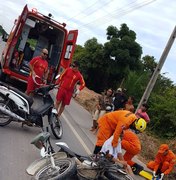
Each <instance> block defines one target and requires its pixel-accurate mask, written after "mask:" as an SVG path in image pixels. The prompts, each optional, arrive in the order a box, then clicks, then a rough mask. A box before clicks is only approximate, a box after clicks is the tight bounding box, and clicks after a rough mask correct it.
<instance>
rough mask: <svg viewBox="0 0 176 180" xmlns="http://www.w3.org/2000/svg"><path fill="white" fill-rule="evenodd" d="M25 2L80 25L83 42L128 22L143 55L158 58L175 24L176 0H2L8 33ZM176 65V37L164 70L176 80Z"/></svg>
mask: <svg viewBox="0 0 176 180" xmlns="http://www.w3.org/2000/svg"><path fill="white" fill-rule="evenodd" d="M25 4H27V5H28V7H29V9H32V8H37V10H38V11H39V12H41V13H42V14H45V15H47V14H48V13H51V14H52V15H53V16H54V19H55V20H57V21H59V22H61V23H62V22H65V23H66V24H67V26H66V27H67V28H68V30H72V29H78V31H79V34H78V40H77V44H80V45H84V43H85V41H87V40H88V39H90V38H92V37H96V38H97V39H98V42H99V43H104V42H106V28H107V27H108V26H109V25H114V26H116V27H117V28H118V29H119V28H120V25H121V24H122V23H126V24H127V25H128V27H129V28H130V29H131V30H133V31H135V32H136V34H137V42H138V43H139V44H140V45H141V46H142V48H143V55H142V56H145V55H150V56H154V57H155V59H156V61H157V62H158V61H159V59H160V57H161V55H162V53H163V51H164V48H165V47H166V44H167V42H168V40H169V38H170V35H171V33H172V32H173V30H174V27H175V25H176V16H175V13H176V0H168V1H167V0H48V1H46V0H0V24H1V25H2V26H3V27H4V29H5V30H6V31H7V32H8V33H9V32H10V30H11V28H12V26H13V22H14V19H15V18H17V17H18V15H20V13H21V11H22V9H23V7H24V5H25ZM175 67H176V41H175V42H174V44H173V46H172V48H171V51H170V52H169V55H168V57H167V59H166V62H165V64H164V66H163V69H162V71H161V72H162V73H165V74H166V76H167V77H169V78H170V79H171V80H172V81H174V82H175V83H176V70H175Z"/></svg>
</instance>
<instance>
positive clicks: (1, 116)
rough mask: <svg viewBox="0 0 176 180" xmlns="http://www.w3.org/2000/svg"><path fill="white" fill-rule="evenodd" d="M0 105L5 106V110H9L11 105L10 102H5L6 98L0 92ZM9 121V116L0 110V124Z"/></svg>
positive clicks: (3, 124) (5, 123) (4, 124)
mask: <svg viewBox="0 0 176 180" xmlns="http://www.w3.org/2000/svg"><path fill="white" fill-rule="evenodd" d="M0 106H1V107H5V108H6V109H7V110H9V111H11V109H12V107H11V105H10V103H8V104H7V103H6V98H5V96H4V95H3V94H1V93H0ZM10 122H11V117H10V116H9V115H7V114H5V113H3V112H2V111H0V126H6V125H8V124H9V123H10Z"/></svg>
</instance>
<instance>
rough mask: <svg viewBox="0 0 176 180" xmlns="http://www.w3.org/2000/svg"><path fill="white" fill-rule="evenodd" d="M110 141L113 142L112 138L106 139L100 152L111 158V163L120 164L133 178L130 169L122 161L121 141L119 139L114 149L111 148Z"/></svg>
mask: <svg viewBox="0 0 176 180" xmlns="http://www.w3.org/2000/svg"><path fill="white" fill-rule="evenodd" d="M112 140H113V136H111V137H110V138H109V139H107V140H106V141H105V142H104V144H103V146H102V148H101V151H100V152H103V153H105V154H107V153H108V156H109V157H112V161H113V162H115V163H119V164H121V165H122V166H123V168H124V169H125V170H126V172H127V173H128V174H130V175H131V176H134V174H133V172H132V169H131V167H130V166H129V165H128V164H127V162H126V161H124V159H123V154H122V148H121V139H120V138H119V140H118V145H117V146H116V147H115V148H114V147H112Z"/></svg>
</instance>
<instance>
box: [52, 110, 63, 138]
mask: <svg viewBox="0 0 176 180" xmlns="http://www.w3.org/2000/svg"><path fill="white" fill-rule="evenodd" d="M50 126H51V131H52V133H53V135H54V136H55V137H56V139H61V137H62V135H63V127H62V123H61V121H60V119H58V118H57V115H56V114H54V113H51V116H50Z"/></svg>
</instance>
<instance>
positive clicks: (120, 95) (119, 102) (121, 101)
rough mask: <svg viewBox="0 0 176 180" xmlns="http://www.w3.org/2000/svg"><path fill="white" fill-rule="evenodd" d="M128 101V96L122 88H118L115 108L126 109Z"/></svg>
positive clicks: (115, 96)
mask: <svg viewBox="0 0 176 180" xmlns="http://www.w3.org/2000/svg"><path fill="white" fill-rule="evenodd" d="M126 102H127V97H126V95H125V93H124V92H123V90H122V88H118V89H117V93H116V94H115V95H114V110H119V109H124V108H125V104H126Z"/></svg>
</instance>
